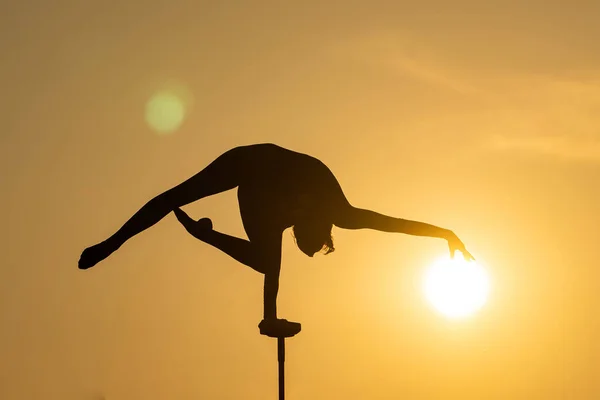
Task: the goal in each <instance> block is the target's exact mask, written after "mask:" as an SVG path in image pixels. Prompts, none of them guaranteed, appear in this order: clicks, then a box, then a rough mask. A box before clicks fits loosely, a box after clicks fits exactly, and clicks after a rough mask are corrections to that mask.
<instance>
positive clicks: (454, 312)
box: [423, 255, 490, 319]
mask: <svg viewBox="0 0 600 400" xmlns="http://www.w3.org/2000/svg"><path fill="white" fill-rule="evenodd" d="M423 289H424V292H425V296H426V298H427V300H429V302H430V303H431V304H432V305H433V307H435V309H436V310H438V311H439V312H440V313H442V314H443V315H445V316H447V317H449V318H453V319H454V318H464V317H467V316H470V315H472V314H474V313H475V312H476V311H478V310H479V309H481V307H483V305H484V304H485V303H486V301H487V299H488V295H489V291H490V282H489V278H488V275H487V273H486V271H485V269H484V268H482V267H481V266H480V265H478V264H477V263H476V262H474V261H471V262H467V261H465V260H464V259H463V258H462V257H461V256H460V255H457V256H456V257H455V258H454V259H450V258H449V257H445V258H441V259H439V260H438V261H437V262H436V263H434V264H433V265H432V266H431V267H430V268H429V269H428V270H427V272H426V274H425V279H424V285H423Z"/></svg>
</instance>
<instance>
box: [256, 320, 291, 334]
mask: <svg viewBox="0 0 600 400" xmlns="http://www.w3.org/2000/svg"><path fill="white" fill-rule="evenodd" d="M258 329H259V330H260V334H261V335H265V336H269V337H276V338H280V337H281V338H283V337H292V336H294V335H296V334H298V333H299V332H300V329H301V325H300V324H299V323H298V322H291V321H288V320H287V319H275V318H274V319H263V320H262V321H261V322H260V324H258Z"/></svg>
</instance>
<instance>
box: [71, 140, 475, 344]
mask: <svg viewBox="0 0 600 400" xmlns="http://www.w3.org/2000/svg"><path fill="white" fill-rule="evenodd" d="M235 187H237V188H238V193H237V196H238V202H239V207H240V214H241V217H242V223H243V226H244V229H245V231H246V234H247V235H248V239H249V240H244V239H240V238H236V237H233V236H229V235H226V234H224V233H220V232H217V231H215V230H213V229H212V222H211V221H210V219H208V218H203V219H200V220H198V221H195V220H193V219H191V218H190V217H189V216H188V215H187V214H186V213H184V212H183V211H182V210H181V209H179V207H181V206H184V205H186V204H188V203H191V202H193V201H196V200H198V199H201V198H203V197H207V196H211V195H214V194H217V193H220V192H223V191H226V190H230V189H233V188H235ZM171 211H174V212H175V215H176V216H177V218H178V220H179V221H180V222H181V224H182V225H183V226H184V227H185V228H186V230H187V231H188V232H189V233H190V234H192V235H193V236H195V237H196V238H198V239H200V240H202V241H203V242H206V243H208V244H210V245H212V246H214V247H216V248H217V249H219V250H221V251H223V252H225V253H226V254H228V255H229V256H231V257H233V258H234V259H235V260H237V261H239V262H241V263H242V264H245V265H247V266H249V267H250V268H252V269H254V270H256V271H258V272H260V273H262V274H264V275H265V280H264V317H263V320H262V321H261V323H260V325H259V328H260V330H261V333H263V334H268V335H269V336H277V334H292V335H293V334H295V333H297V332H298V331H300V324H298V323H294V322H290V321H287V320H285V319H277V310H276V300H277V291H278V288H279V271H280V266H281V265H280V262H281V243H282V242H281V241H282V233H283V231H284V230H285V229H287V228H289V227H293V233H294V237H295V239H296V244H297V246H298V247H299V248H300V250H301V251H302V252H303V253H304V254H306V255H307V256H309V257H312V256H313V255H314V254H315V253H317V252H319V251H324V252H325V254H327V253H330V252H332V251H333V250H334V246H333V241H332V238H331V230H332V227H333V225H335V226H337V227H340V228H343V229H364V228H368V229H375V230H379V231H384V232H397V233H405V234H409V235H416V236H428V237H437V238H443V239H446V240H447V241H448V246H449V248H450V253H451V255H452V256H453V255H454V252H455V250H459V251H460V252H462V253H463V256H464V257H465V259H467V260H470V259H473V257H472V256H471V254H470V253H469V252H468V251H467V250H466V248H465V246H464V244H463V243H462V242H461V240H460V239H459V238H458V237H457V236H456V235H455V234H454V233H453V232H452V231H450V230H448V229H443V228H439V227H437V226H433V225H429V224H426V223H422V222H417V221H409V220H405V219H400V218H393V217H388V216H385V215H382V214H378V213H376V212H374V211H369V210H365V209H360V208H356V207H354V206H352V205H351V204H350V203H349V202H348V200H347V199H346V197H345V196H344V193H343V191H342V188H341V187H340V185H339V183H338V181H337V179H336V178H335V176H334V175H333V173H332V172H331V171H330V170H329V168H327V166H326V165H325V164H323V163H322V162H321V161H319V160H318V159H316V158H314V157H311V156H309V155H306V154H302V153H297V152H294V151H291V150H288V149H285V148H282V147H279V146H277V145H274V144H254V145H249V146H240V147H236V148H233V149H231V150H229V151H227V152H225V153H223V154H222V155H220V156H219V157H218V158H217V159H215V160H214V161H213V162H212V163H210V164H209V165H208V166H207V167H206V168H205V169H203V170H202V171H200V172H199V173H198V174H196V175H194V176H193V177H191V178H190V179H188V180H186V181H184V182H183V183H181V184H179V185H178V186H176V187H174V188H172V189H170V190H167V191H166V192H164V193H162V194H160V195H158V196H156V197H155V198H153V199H152V200H150V201H149V202H148V203H147V204H146V205H144V206H143V207H142V208H141V209H140V210H139V211H138V212H137V213H135V214H134V215H133V217H131V218H130V219H129V220H128V221H127V222H126V223H125V224H124V225H123V226H122V227H121V228H120V229H119V230H118V231H117V232H116V233H115V234H114V235H112V236H111V237H110V238H108V239H107V240H105V241H103V242H101V243H99V244H96V245H94V246H92V247H89V248H87V249H85V250H84V251H83V253H82V254H81V258H80V260H79V268H80V269H88V268H90V267H92V266H94V265H95V264H97V263H98V262H100V261H102V260H103V259H105V258H107V257H108V256H109V255H110V254H112V253H113V252H114V251H115V250H117V249H118V248H119V247H121V245H123V244H124V243H125V242H126V241H127V240H128V239H130V238H131V237H133V236H135V235H137V234H138V233H140V232H142V231H143V230H145V229H147V228H149V227H151V226H152V225H154V224H155V223H157V222H158V221H159V220H161V219H162V218H163V217H165V216H166V215H167V214H168V213H170V212H171Z"/></svg>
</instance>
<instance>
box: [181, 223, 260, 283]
mask: <svg viewBox="0 0 600 400" xmlns="http://www.w3.org/2000/svg"><path fill="white" fill-rule="evenodd" d="M190 233H192V232H190ZM192 234H193V235H194V237H196V238H197V239H199V240H201V241H203V242H204V243H207V244H210V245H211V246H213V247H215V248H217V249H219V250H221V251H222V252H223V253H225V254H227V255H228V256H230V257H231V258H233V259H234V260H236V261H238V262H240V263H242V264H244V265H247V266H248V267H250V268H252V269H253V270H255V271H257V272H260V273H261V274H264V273H265V270H264V266H263V265H261V262H260V257H259V255H258V251H257V249H256V246H255V245H253V244H252V242H250V241H248V240H245V239H241V238H238V237H235V236H231V235H227V234H226V233H221V232H218V231H215V230H212V229H211V230H207V231H202V232H195V233H192Z"/></svg>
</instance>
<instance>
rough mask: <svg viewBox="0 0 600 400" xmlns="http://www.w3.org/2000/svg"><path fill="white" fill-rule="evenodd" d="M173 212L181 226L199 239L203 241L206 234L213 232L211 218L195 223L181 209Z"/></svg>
mask: <svg viewBox="0 0 600 400" xmlns="http://www.w3.org/2000/svg"><path fill="white" fill-rule="evenodd" d="M173 212H174V213H175V216H176V217H177V220H178V221H179V222H181V225H183V226H184V227H185V229H186V230H187V231H188V232H189V233H190V234H192V235H193V236H194V237H196V238H198V239H202V237H203V236H204V235H205V234H206V233H208V232H210V231H212V228H213V225H212V221H211V220H210V218H201V219H199V220H198V221H194V220H193V219H192V218H191V217H190V216H189V215H187V214H186V213H185V212H184V211H183V210H182V209H181V208H176V209H175V210H173Z"/></svg>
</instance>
